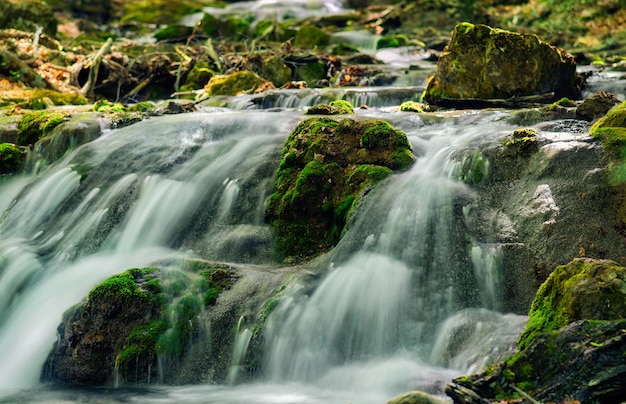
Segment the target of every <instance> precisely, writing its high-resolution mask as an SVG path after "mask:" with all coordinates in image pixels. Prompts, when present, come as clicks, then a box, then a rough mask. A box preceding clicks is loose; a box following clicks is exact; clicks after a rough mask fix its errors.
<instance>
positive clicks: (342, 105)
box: [306, 100, 354, 115]
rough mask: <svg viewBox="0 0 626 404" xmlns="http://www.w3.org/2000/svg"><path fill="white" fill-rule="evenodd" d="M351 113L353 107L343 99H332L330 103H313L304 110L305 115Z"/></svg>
mask: <svg viewBox="0 0 626 404" xmlns="http://www.w3.org/2000/svg"><path fill="white" fill-rule="evenodd" d="M353 113H354V107H353V106H352V104H350V103H349V102H348V101H345V100H334V101H331V102H330V104H318V105H314V106H312V107H310V108H309V109H308V110H307V111H306V114H307V115H346V114H353Z"/></svg>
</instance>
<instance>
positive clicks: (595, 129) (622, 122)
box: [589, 101, 626, 158]
mask: <svg viewBox="0 0 626 404" xmlns="http://www.w3.org/2000/svg"><path fill="white" fill-rule="evenodd" d="M589 134H590V135H591V136H593V137H594V138H595V139H598V140H600V141H602V143H604V145H605V146H606V148H607V149H608V150H609V151H610V152H612V153H613V154H614V155H615V157H618V158H626V150H625V147H626V101H624V102H622V103H621V104H618V105H616V106H614V107H613V108H611V109H610V110H609V112H608V113H607V114H606V115H605V116H603V117H602V118H600V119H598V121H596V123H594V124H593V126H592V127H591V129H590V130H589Z"/></svg>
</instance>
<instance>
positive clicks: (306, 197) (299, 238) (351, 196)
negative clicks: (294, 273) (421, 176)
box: [266, 118, 415, 259]
mask: <svg viewBox="0 0 626 404" xmlns="http://www.w3.org/2000/svg"><path fill="white" fill-rule="evenodd" d="M414 161H415V157H414V156H413V154H412V152H411V145H410V143H409V142H408V140H407V138H406V135H405V134H404V133H403V132H402V131H400V130H397V129H395V128H393V127H392V126H391V125H389V123H387V122H385V121H376V120H366V121H355V120H352V119H344V120H341V121H335V120H333V119H330V118H310V119H307V120H304V121H302V122H301V123H300V124H299V125H298V126H297V127H296V128H295V129H294V130H293V131H292V132H291V134H290V135H289V137H288V139H287V141H286V143H285V146H284V147H283V150H282V153H281V163H280V166H279V169H278V172H277V174H276V184H275V187H274V193H273V194H272V195H271V197H270V199H269V201H268V204H267V211H266V217H267V220H268V221H270V222H272V223H273V225H274V231H275V234H276V240H277V241H276V243H277V246H276V248H277V254H278V256H279V258H280V259H285V258H287V257H293V258H296V259H302V258H307V257H311V256H314V255H317V254H319V253H321V252H324V251H326V250H328V249H329V248H331V247H332V246H333V245H334V244H335V243H336V242H337V241H338V240H339V238H340V237H341V234H342V232H343V231H344V228H345V226H346V223H347V222H348V217H349V215H350V213H351V211H352V210H353V209H354V207H355V206H356V204H357V203H358V202H359V200H360V198H361V197H362V195H363V193H364V191H365V189H367V188H368V187H371V186H373V185H374V184H375V183H376V182H378V181H380V180H381V179H383V178H385V177H386V176H387V175H389V174H390V173H391V172H392V170H396V169H406V168H408V167H409V166H410V165H411V164H412V163H413V162H414Z"/></svg>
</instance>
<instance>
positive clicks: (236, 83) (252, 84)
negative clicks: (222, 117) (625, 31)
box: [205, 70, 264, 95]
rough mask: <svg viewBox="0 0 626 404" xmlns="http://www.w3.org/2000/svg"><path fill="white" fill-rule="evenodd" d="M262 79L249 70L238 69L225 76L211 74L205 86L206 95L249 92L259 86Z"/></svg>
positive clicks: (262, 81)
mask: <svg viewBox="0 0 626 404" xmlns="http://www.w3.org/2000/svg"><path fill="white" fill-rule="evenodd" d="M263 83H264V80H263V79H262V78H261V77H259V76H257V75H256V74H254V73H252V72H251V71H249V70H240V71H238V72H236V73H233V74H229V75H226V76H222V75H220V76H213V77H211V79H210V80H209V83H208V84H207V85H206V87H205V91H206V93H207V95H237V94H238V93H244V92H245V93H251V92H254V90H256V89H258V88H259V87H261V85H262V84H263Z"/></svg>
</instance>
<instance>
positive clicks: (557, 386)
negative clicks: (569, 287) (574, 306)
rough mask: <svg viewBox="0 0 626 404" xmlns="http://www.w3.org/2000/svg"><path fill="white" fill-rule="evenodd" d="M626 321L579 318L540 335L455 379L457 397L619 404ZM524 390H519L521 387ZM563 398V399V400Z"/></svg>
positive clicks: (624, 386) (624, 390)
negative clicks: (512, 352)
mask: <svg viewBox="0 0 626 404" xmlns="http://www.w3.org/2000/svg"><path fill="white" fill-rule="evenodd" d="M625 329H626V320H580V321H576V322H574V323H572V324H569V325H567V326H565V327H563V328H561V329H560V330H559V331H552V332H546V333H543V334H541V335H538V336H537V337H536V338H534V339H533V341H532V342H531V343H530V345H529V346H528V347H527V348H526V349H524V350H523V351H521V352H519V353H518V354H516V355H514V356H513V357H511V358H510V359H508V360H506V361H505V362H501V363H499V364H497V365H494V366H490V367H489V368H487V369H486V370H485V371H483V372H481V373H478V374H474V375H470V376H462V377H458V378H456V379H454V380H453V381H452V383H450V384H448V386H446V394H447V395H448V396H450V397H451V398H452V399H453V401H454V402H471V403H474V402H478V401H463V399H464V398H465V399H467V398H468V397H473V398H476V397H480V398H481V400H480V402H481V403H483V402H484V403H486V402H519V401H520V399H521V398H522V396H521V395H522V394H527V395H528V396H530V397H532V398H533V399H534V400H536V402H541V403H551V402H552V403H566V402H567V403H618V402H621V400H622V398H623V397H624V394H626V377H625V376H626V356H625V355H624V352H625V351H626V338H624V335H625V332H624V330H625ZM520 391H521V392H520ZM564 400H565V401H564Z"/></svg>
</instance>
